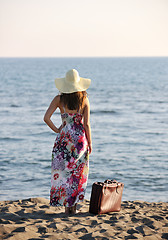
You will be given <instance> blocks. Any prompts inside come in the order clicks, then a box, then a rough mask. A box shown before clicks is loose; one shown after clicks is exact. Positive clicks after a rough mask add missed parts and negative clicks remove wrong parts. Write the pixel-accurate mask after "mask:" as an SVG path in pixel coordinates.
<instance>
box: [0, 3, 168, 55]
mask: <svg viewBox="0 0 168 240" xmlns="http://www.w3.org/2000/svg"><path fill="white" fill-rule="evenodd" d="M31 56H32V57H64V56H67V57H70V56H72V57H76V56H84V57H85V56H168V0H0V57H31Z"/></svg>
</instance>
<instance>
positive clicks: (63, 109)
mask: <svg viewBox="0 0 168 240" xmlns="http://www.w3.org/2000/svg"><path fill="white" fill-rule="evenodd" d="M62 107H63V110H64V113H65V107H64V105H63V106H62Z"/></svg>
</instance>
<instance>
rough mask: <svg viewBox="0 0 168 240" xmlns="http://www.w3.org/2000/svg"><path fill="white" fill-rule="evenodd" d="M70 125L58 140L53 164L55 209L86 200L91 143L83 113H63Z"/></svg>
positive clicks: (63, 120)
mask: <svg viewBox="0 0 168 240" xmlns="http://www.w3.org/2000/svg"><path fill="white" fill-rule="evenodd" d="M61 118H62V122H64V123H66V125H65V126H64V127H63V128H62V130H61V132H60V133H59V134H58V136H57V137H56V140H55V142H54V147H53V151H52V163H51V190H50V205H51V206H66V207H71V206H74V205H75V204H76V203H77V202H79V201H82V200H83V199H84V195H85V191H86V186H87V179H88V172H89V152H88V142H87V139H86V135H85V130H84V126H83V121H82V120H83V119H82V114H81V113H80V112H77V113H66V112H65V110H64V113H63V114H61Z"/></svg>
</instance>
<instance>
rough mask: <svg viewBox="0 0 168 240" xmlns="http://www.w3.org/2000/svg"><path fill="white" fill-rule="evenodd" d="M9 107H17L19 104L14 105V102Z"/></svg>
mask: <svg viewBox="0 0 168 240" xmlns="http://www.w3.org/2000/svg"><path fill="white" fill-rule="evenodd" d="M10 107H13V108H18V107H20V106H19V105H16V104H11V105H10Z"/></svg>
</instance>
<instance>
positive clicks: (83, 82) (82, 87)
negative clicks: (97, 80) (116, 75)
mask: <svg viewBox="0 0 168 240" xmlns="http://www.w3.org/2000/svg"><path fill="white" fill-rule="evenodd" d="M90 83H91V79H88V78H82V77H80V80H79V81H78V82H75V83H69V82H67V81H66V79H65V78H56V79H55V86H56V88H57V89H58V90H59V91H60V92H61V93H73V92H79V91H80V92H81V91H86V89H88V88H89V86H90Z"/></svg>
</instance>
